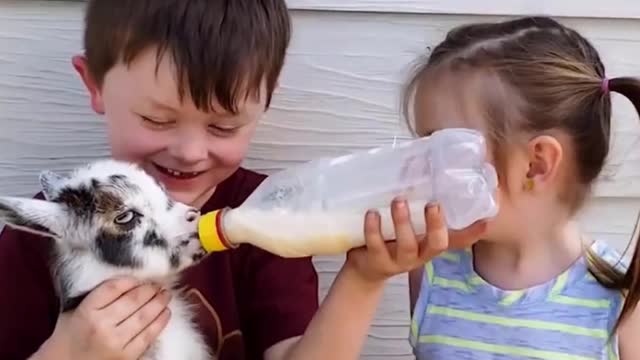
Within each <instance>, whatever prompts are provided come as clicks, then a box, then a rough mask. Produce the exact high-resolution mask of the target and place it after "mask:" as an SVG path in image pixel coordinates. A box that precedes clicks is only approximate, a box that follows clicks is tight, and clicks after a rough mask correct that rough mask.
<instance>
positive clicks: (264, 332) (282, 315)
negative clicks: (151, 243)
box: [0, 168, 318, 360]
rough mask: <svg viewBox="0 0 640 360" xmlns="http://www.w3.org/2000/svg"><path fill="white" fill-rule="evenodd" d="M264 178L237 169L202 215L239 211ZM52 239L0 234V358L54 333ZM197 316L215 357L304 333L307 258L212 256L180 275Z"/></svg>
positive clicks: (313, 294)
mask: <svg viewBox="0 0 640 360" xmlns="http://www.w3.org/2000/svg"><path fill="white" fill-rule="evenodd" d="M264 178H265V177H264V176H263V175H259V174H257V173H254V172H251V171H248V170H245V169H242V168H240V169H239V170H238V171H237V172H236V173H234V174H233V175H232V176H231V177H230V178H228V179H227V180H226V181H224V182H223V183H222V184H220V185H219V186H218V187H217V189H216V191H215V193H214V195H213V196H212V197H211V199H209V201H208V202H207V204H205V206H204V207H203V209H202V211H203V212H208V211H212V210H215V209H219V208H222V207H225V206H230V207H237V206H239V205H240V204H241V203H242V202H243V201H244V200H245V199H246V197H247V196H249V194H250V193H251V192H252V191H253V190H254V189H255V188H256V187H257V186H258V185H259V184H260V182H261V181H262V180H263V179H264ZM51 242H52V240H51V239H47V238H43V237H39V236H36V235H32V234H28V233H26V232H21V231H16V230H13V229H10V228H8V227H5V229H4V231H3V232H2V234H1V235H0V359H2V360H24V359H26V358H28V357H29V356H30V355H31V354H32V353H34V352H35V351H36V350H37V349H38V348H39V346H40V345H41V344H42V343H43V342H44V341H45V340H46V339H47V338H49V336H50V335H51V333H52V332H53V329H54V326H55V324H56V319H57V316H58V309H59V302H58V299H57V296H56V294H55V290H54V284H53V280H52V278H51V272H50V268H49V263H50V261H51V257H50V249H51ZM182 284H183V285H185V286H186V287H187V294H188V296H189V298H190V299H191V300H193V302H194V303H195V304H196V305H197V306H196V307H195V309H196V312H197V314H196V318H197V321H198V324H199V325H200V326H201V329H202V331H203V332H204V334H205V336H206V338H207V340H208V343H209V345H210V347H211V349H212V351H213V353H214V354H217V355H218V359H220V360H232V359H233V360H235V359H237V360H241V359H262V357H263V353H264V351H265V350H266V349H267V348H269V347H270V346H271V345H274V344H275V343H277V342H279V341H281V340H284V339H287V338H290V337H294V336H298V335H302V334H303V332H304V330H305V329H306V326H307V324H308V323H309V321H310V320H311V318H312V316H313V315H314V313H315V312H316V310H317V308H318V278H317V274H316V272H315V269H314V267H313V265H312V262H311V259H310V258H301V259H284V258H280V257H278V256H275V255H272V254H269V253H267V252H265V251H263V250H260V249H258V248H256V247H253V246H250V245H242V246H240V247H239V248H238V249H236V250H232V251H226V252H220V253H213V254H211V255H210V256H208V257H207V258H206V259H205V260H203V262H202V263H200V264H198V265H197V266H195V267H193V268H190V269H188V270H187V271H186V273H185V274H184V276H183V282H182Z"/></svg>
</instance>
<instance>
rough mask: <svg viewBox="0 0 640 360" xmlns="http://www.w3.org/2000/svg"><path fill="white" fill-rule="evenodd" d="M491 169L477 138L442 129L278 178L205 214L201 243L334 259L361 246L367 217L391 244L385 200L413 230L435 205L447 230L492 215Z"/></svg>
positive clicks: (290, 171) (311, 164) (467, 132)
mask: <svg viewBox="0 0 640 360" xmlns="http://www.w3.org/2000/svg"><path fill="white" fill-rule="evenodd" d="M496 187H497V179H496V174H495V169H494V168H493V166H492V165H491V164H489V163H488V162H487V160H486V145H485V140H484V138H483V137H482V135H481V134H480V133H478V132H476V131H474V130H469V129H446V130H440V131H437V132H434V133H433V134H432V135H431V136H429V137H426V138H420V139H415V140H411V141H408V142H406V143H403V144H400V145H395V146H386V147H380V148H375V149H372V150H369V151H364V152H358V153H354V154H350V155H346V156H341V157H338V158H332V159H319V160H315V161H311V162H308V163H305V164H302V165H300V166H296V167H292V168H289V169H286V170H283V171H280V172H278V173H276V174H274V175H272V176H269V177H267V179H266V180H265V181H264V182H263V183H262V184H261V185H260V186H259V187H258V188H257V189H256V190H255V191H254V192H253V193H252V194H251V196H249V197H248V198H247V200H246V201H245V202H244V203H243V204H242V205H240V206H239V207H237V208H233V209H232V208H225V209H220V210H216V211H213V212H210V213H207V214H204V215H203V216H202V217H201V218H200V222H199V236H200V240H201V243H202V245H203V247H204V248H205V249H206V250H207V251H208V252H213V251H222V250H226V249H232V248H235V247H237V246H238V245H240V244H242V243H248V244H252V245H254V246H256V247H259V248H262V249H264V250H266V251H268V252H271V253H273V254H276V255H279V256H282V257H306V256H314V255H332V254H341V253H345V252H347V251H348V250H349V249H352V248H355V247H360V246H363V245H364V244H365V238H364V219H365V214H366V211H367V210H369V209H377V210H378V212H379V213H380V216H381V227H382V233H383V236H384V238H385V240H393V239H394V238H395V234H394V229H393V222H392V220H391V209H390V204H391V201H392V200H393V199H394V198H396V197H398V196H402V197H404V198H405V199H407V201H408V205H409V209H410V212H411V219H412V223H413V226H414V230H415V232H416V233H418V234H424V233H425V232H426V229H425V219H424V209H425V206H426V205H427V204H428V203H431V202H437V203H439V204H440V207H441V209H442V211H443V213H444V217H445V219H446V221H447V225H448V227H449V228H453V229H460V228H464V227H466V226H469V225H471V224H472V223H474V222H475V221H477V220H480V219H483V218H489V217H493V216H494V215H495V214H496V213H497V204H496V201H495V190H496Z"/></svg>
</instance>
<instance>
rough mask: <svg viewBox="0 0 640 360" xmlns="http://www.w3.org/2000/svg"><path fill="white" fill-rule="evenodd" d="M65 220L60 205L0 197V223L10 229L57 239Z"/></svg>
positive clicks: (43, 201)
mask: <svg viewBox="0 0 640 360" xmlns="http://www.w3.org/2000/svg"><path fill="white" fill-rule="evenodd" d="M65 219H66V215H65V213H64V209H63V208H62V207H61V206H60V204H57V203H53V202H49V201H45V200H38V199H29V198H18V197H0V223H5V224H7V225H8V226H10V227H13V228H16V229H21V230H25V231H28V232H31V233H34V234H38V235H44V236H48V237H53V238H59V234H60V233H61V231H62V229H63V228H64V223H63V222H64V221H65Z"/></svg>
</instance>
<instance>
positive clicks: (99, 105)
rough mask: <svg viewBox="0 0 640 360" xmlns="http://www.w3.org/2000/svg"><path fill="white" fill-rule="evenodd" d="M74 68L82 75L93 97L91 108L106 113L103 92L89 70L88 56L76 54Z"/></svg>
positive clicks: (72, 61)
mask: <svg viewBox="0 0 640 360" xmlns="http://www.w3.org/2000/svg"><path fill="white" fill-rule="evenodd" d="M71 63H72V64H73V68H74V69H76V72H77V73H78V74H79V75H80V78H81V79H82V82H83V83H84V86H85V87H86V88H87V91H88V92H89V96H90V97H91V108H92V109H93V111H95V112H96V113H98V114H101V115H102V114H104V102H103V101H102V92H101V89H100V87H99V86H98V84H97V83H96V81H95V79H94V78H93V75H91V71H89V65H88V63H87V58H86V57H85V56H84V55H76V56H74V57H73V58H72V59H71Z"/></svg>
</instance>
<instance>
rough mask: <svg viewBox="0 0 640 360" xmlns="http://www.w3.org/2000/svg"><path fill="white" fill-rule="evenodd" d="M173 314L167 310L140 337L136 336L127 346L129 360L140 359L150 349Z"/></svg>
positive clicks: (126, 351)
mask: <svg viewBox="0 0 640 360" xmlns="http://www.w3.org/2000/svg"><path fill="white" fill-rule="evenodd" d="M170 317H171V312H170V311H169V308H165V309H164V310H163V311H162V312H160V314H159V315H158V316H157V317H156V318H155V319H154V320H153V322H152V323H151V324H149V326H147V327H146V328H144V329H143V330H142V331H141V332H140V333H139V334H138V335H136V336H135V337H134V338H133V339H131V341H130V342H129V343H128V344H127V345H126V346H125V348H124V350H125V353H126V354H127V357H126V358H127V359H139V358H140V357H141V356H142V354H144V352H145V351H147V349H148V348H149V345H151V344H152V343H153V342H154V341H155V340H156V339H157V338H158V335H160V333H161V332H162V330H163V329H164V328H165V326H167V323H168V322H169V318H170Z"/></svg>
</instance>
